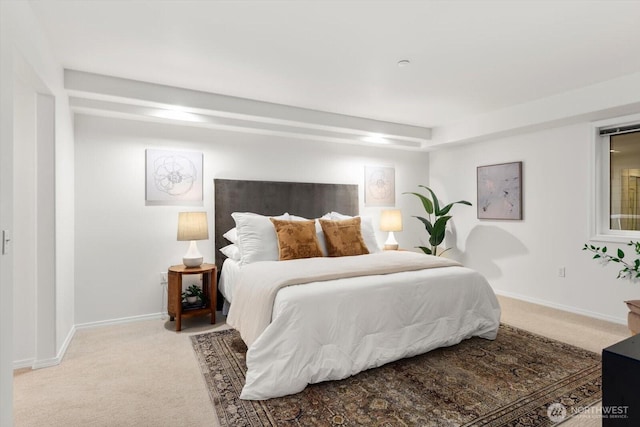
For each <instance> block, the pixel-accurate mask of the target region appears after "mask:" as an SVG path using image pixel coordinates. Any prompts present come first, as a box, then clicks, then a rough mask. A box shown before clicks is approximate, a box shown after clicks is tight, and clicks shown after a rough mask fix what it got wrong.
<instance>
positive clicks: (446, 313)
mask: <svg viewBox="0 0 640 427" xmlns="http://www.w3.org/2000/svg"><path fill="white" fill-rule="evenodd" d="M415 255H416V254H412V255H409V254H407V256H408V257H414V256H415ZM376 256H379V254H374V255H366V256H361V257H357V258H362V259H363V262H372V261H371V260H375V259H376V258H375V257H376ZM393 256H395V257H397V256H398V255H397V253H396V255H393ZM421 256H422V255H421ZM352 258H356V257H352ZM378 259H379V258H378ZM301 261H302V262H301ZM285 262H287V263H290V264H291V265H292V266H294V265H295V268H296V269H298V268H300V269H305V268H310V269H313V267H311V266H310V265H311V264H313V263H314V260H313V259H310V260H296V261H295V262H291V261H285ZM307 262H308V263H310V265H308V266H307V267H305V264H307ZM373 262H375V261H373ZM266 263H268V262H265V264H266ZM255 268H256V267H254V268H253V269H255ZM253 274H254V275H255V272H254V273H253ZM294 274H299V272H298V273H295V272H294ZM237 286H238V288H240V287H243V286H252V284H251V283H248V282H247V280H246V277H244V276H243V274H241V275H240V277H239V281H238V283H237ZM253 286H259V283H254V284H253ZM241 294H242V293H241V292H239V291H238V290H237V289H236V290H234V295H233V303H232V305H231V310H230V313H229V318H228V319H227V321H228V322H229V320H231V321H230V322H229V323H230V324H231V326H234V327H236V328H237V329H238V328H239V326H240V329H241V328H242V322H239V321H238V320H239V319H242V318H243V315H242V314H241V313H238V312H236V313H235V314H234V306H235V305H236V304H237V303H238V299H239V296H240V295H241ZM238 305H240V304H238ZM245 315H246V312H245ZM499 320H500V307H499V305H498V301H497V299H496V297H495V295H494V293H493V291H492V290H491V287H490V286H489V284H488V283H487V281H486V280H485V279H484V278H483V277H482V276H481V275H480V274H478V273H477V272H475V271H473V270H470V269H467V268H464V267H460V266H451V267H442V268H429V269H424V270H416V271H408V272H400V273H393V274H382V275H374V276H358V277H350V278H345V279H336V280H330V281H322V282H312V283H307V284H304V285H293V286H287V287H284V288H282V289H280V290H279V291H278V292H277V295H276V296H275V301H274V303H273V312H272V316H271V323H269V324H268V325H267V326H266V328H265V329H264V330H263V331H262V332H261V333H260V334H259V336H257V338H255V340H253V339H252V340H250V344H249V349H248V351H247V374H246V383H245V386H244V388H243V390H242V393H241V395H240V397H241V398H242V399H251V400H260V399H269V398H272V397H279V396H284V395H288V394H294V393H298V392H300V391H302V390H303V389H304V388H305V387H306V385H307V384H311V383H317V382H321V381H326V380H336V379H342V378H346V377H348V376H351V375H354V374H356V373H358V372H361V371H363V370H365V369H369V368H373V367H376V366H380V365H383V364H385V363H388V362H391V361H394V360H398V359H401V358H404V357H410V356H414V355H417V354H421V353H424V352H427V351H429V350H432V349H434V348H438V347H442V346H448V345H453V344H456V343H458V342H460V341H462V340H463V339H466V338H469V337H471V336H480V337H483V338H487V339H494V338H495V337H496V334H497V331H498V326H499ZM240 332H241V333H242V330H240Z"/></svg>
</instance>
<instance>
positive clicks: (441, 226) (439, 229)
mask: <svg viewBox="0 0 640 427" xmlns="http://www.w3.org/2000/svg"><path fill="white" fill-rule="evenodd" d="M450 219H451V217H450V216H441V217H440V218H438V219H437V220H436V222H435V223H434V224H433V233H431V238H430V239H429V243H431V246H438V245H439V244H440V243H442V241H443V240H444V235H445V231H446V229H447V221H449V220H450Z"/></svg>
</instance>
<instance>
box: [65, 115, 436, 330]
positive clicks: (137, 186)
mask: <svg viewBox="0 0 640 427" xmlns="http://www.w3.org/2000/svg"><path fill="white" fill-rule="evenodd" d="M75 138H76V152H75V161H76V165H75V171H76V188H75V191H76V193H75V194H76V230H75V236H76V245H75V247H76V279H75V282H76V323H77V324H83V323H91V322H99V321H107V320H113V319H119V318H126V317H132V316H143V315H148V314H157V313H159V312H161V311H162V310H166V301H165V300H164V298H163V296H162V289H161V287H160V285H159V272H161V271H166V269H167V267H169V266H170V265H173V264H179V263H180V262H181V259H182V255H183V254H184V252H186V249H187V242H178V241H176V227H177V217H178V215H177V213H178V212H180V211H183V210H189V209H193V208H192V207H180V206H145V164H144V159H145V149H147V148H167V149H185V150H195V151H202V152H203V153H204V204H203V207H202V208H203V209H204V210H206V211H207V212H208V217H209V222H210V226H211V230H210V235H211V236H213V232H212V226H213V179H214V178H227V179H249V180H273V181H301V182H324V183H345V184H359V185H360V203H361V207H362V206H363V203H364V199H363V193H362V191H363V189H362V185H363V181H364V166H365V165H381V166H394V167H395V169H396V193H397V195H396V205H397V206H398V207H400V208H401V209H405V208H407V209H405V210H406V211H405V215H404V216H405V222H406V223H407V224H406V227H405V231H403V232H400V233H397V239H398V241H399V243H400V244H401V245H402V246H406V247H412V246H414V245H415V244H417V241H416V239H415V235H416V234H417V233H421V232H423V230H422V229H421V228H420V226H419V224H418V223H417V221H416V220H414V221H409V212H408V206H409V205H410V204H411V202H412V201H411V200H410V198H409V197H408V196H401V195H400V193H401V192H402V191H411V190H414V189H416V188H417V185H418V184H423V183H425V181H426V179H427V175H428V170H427V163H428V154H426V153H417V152H407V151H397V150H383V149H379V148H367V147H363V146H355V145H353V146H352V145H343V144H340V145H338V144H329V143H327V144H320V143H317V142H311V141H295V140H292V139H285V138H279V137H268V136H261V135H252V134H243V133H232V132H225V131H218V130H208V129H200V128H191V127H181V126H174V125H168V124H155V123H146V122H135V121H128V120H120V119H110V118H99V117H90V116H83V115H77V116H76V118H75ZM380 210H381V208H375V209H373V208H368V209H364V208H363V207H362V208H361V213H363V214H370V215H373V216H374V218H375V219H376V222H377V219H378V217H379V213H380ZM384 238H385V236H383V234H382V233H381V234H380V236H379V240H380V242H381V243H382V242H383V241H384ZM198 247H199V249H200V251H201V252H202V254H203V255H204V257H205V260H208V261H212V260H213V258H214V248H213V240H209V241H206V242H199V243H198Z"/></svg>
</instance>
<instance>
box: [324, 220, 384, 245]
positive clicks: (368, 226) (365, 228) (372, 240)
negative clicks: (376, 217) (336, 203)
mask: <svg viewBox="0 0 640 427" xmlns="http://www.w3.org/2000/svg"><path fill="white" fill-rule="evenodd" d="M329 215H330V217H331V219H332V220H334V221H335V220H341V219H349V218H353V217H351V216H349V215H343V214H341V213H339V212H331V213H330V214H329ZM358 216H359V217H360V232H361V233H362V239H363V240H364V244H365V245H367V249H369V253H371V254H374V253H376V252H380V251H381V249H380V246H378V239H377V238H376V232H375V231H374V229H373V218H371V217H370V216H362V215H358Z"/></svg>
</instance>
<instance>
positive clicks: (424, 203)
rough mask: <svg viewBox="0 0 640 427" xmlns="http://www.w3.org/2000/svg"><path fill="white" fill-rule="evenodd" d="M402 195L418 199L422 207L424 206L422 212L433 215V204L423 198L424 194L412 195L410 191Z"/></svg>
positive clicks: (425, 197)
mask: <svg viewBox="0 0 640 427" xmlns="http://www.w3.org/2000/svg"><path fill="white" fill-rule="evenodd" d="M402 194H413V195H414V196H416V197H417V198H419V199H420V200H421V201H422V206H424V210H425V211H426V212H427V213H428V214H429V215H431V214H432V213H433V204H432V203H431V200H429V199H428V198H427V196H425V195H424V194H420V193H413V192H411V191H408V192H406V193H402Z"/></svg>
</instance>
